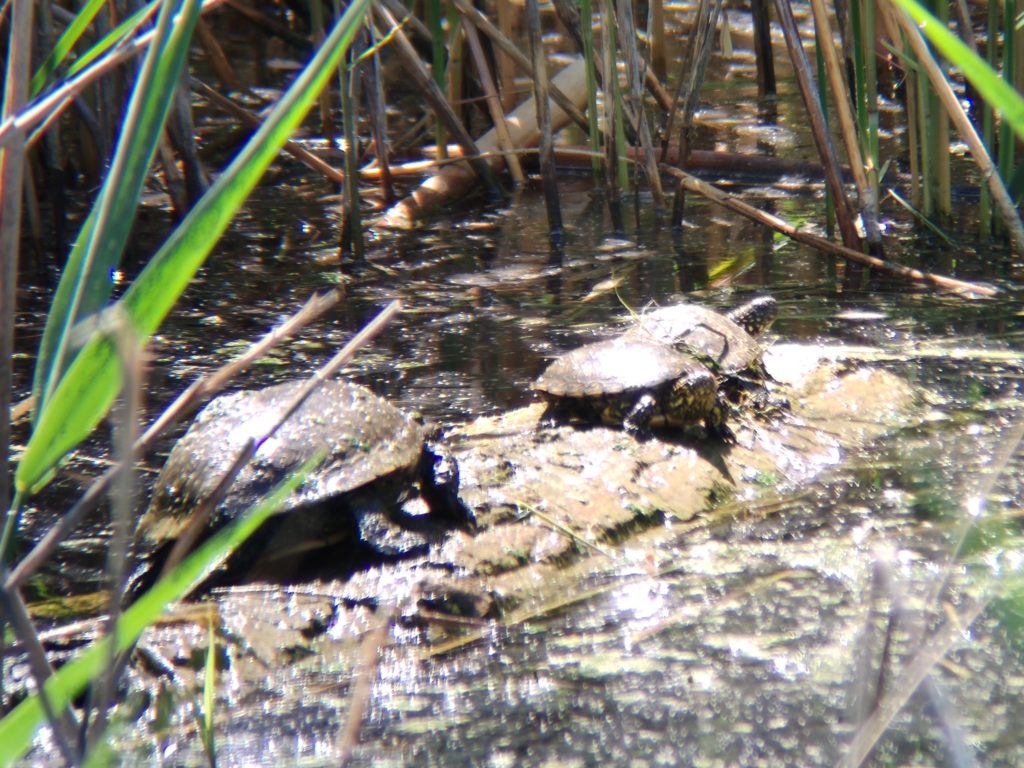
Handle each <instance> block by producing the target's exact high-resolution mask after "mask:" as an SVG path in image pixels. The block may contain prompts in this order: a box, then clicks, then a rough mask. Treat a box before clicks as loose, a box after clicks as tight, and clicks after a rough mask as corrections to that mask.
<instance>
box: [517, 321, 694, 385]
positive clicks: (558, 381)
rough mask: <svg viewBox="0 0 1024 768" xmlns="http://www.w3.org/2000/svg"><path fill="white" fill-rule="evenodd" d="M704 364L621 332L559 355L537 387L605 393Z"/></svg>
mask: <svg viewBox="0 0 1024 768" xmlns="http://www.w3.org/2000/svg"><path fill="white" fill-rule="evenodd" d="M703 368H704V366H702V365H701V364H700V363H699V362H697V361H696V360H694V359H692V358H689V357H687V356H686V355H682V354H680V353H679V352H676V351H675V350H674V349H672V348H671V347H669V346H666V345H665V344H660V343H657V342H655V341H649V340H646V339H643V338H635V337H633V338H626V337H622V336H620V337H618V338H615V339H608V340H606V341H598V342H595V343H593V344H587V345H585V346H582V347H578V348H577V349H574V350H572V351H570V352H566V353H565V354H564V355H561V356H560V357H557V358H556V359H555V360H554V361H552V363H551V364H550V365H549V366H548V367H547V369H546V370H545V371H544V373H542V374H541V375H540V376H539V377H538V378H537V380H536V381H535V382H534V385H533V388H534V389H535V390H537V391H538V392H541V393H543V394H547V395H551V396H554V397H571V398H584V397H603V396H606V395H616V394H620V393H622V392H627V391H635V390H645V389H650V388H654V387H658V386H660V385H662V384H665V383H666V382H670V381H674V380H675V379H678V378H680V377H682V376H686V375H688V374H690V373H693V372H695V371H699V370H701V369H703Z"/></svg>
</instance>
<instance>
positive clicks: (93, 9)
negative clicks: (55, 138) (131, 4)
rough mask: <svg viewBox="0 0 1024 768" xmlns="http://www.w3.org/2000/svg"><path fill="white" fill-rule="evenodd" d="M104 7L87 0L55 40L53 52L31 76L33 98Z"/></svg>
mask: <svg viewBox="0 0 1024 768" xmlns="http://www.w3.org/2000/svg"><path fill="white" fill-rule="evenodd" d="M104 5H106V2H105V0H89V2H88V3H86V4H85V7H84V8H82V10H81V11H79V12H78V15H77V16H75V18H74V20H73V21H72V22H71V24H70V25H69V26H68V28H67V29H65V30H64V32H63V33H62V34H61V36H60V37H59V38H58V39H57V43H56V45H54V46H53V50H52V51H50V55H49V56H47V57H46V61H44V62H43V63H42V66H40V67H39V69H37V70H36V73H35V74H34V75H33V76H32V84H31V86H30V91H31V94H32V96H33V97H35V96H38V95H39V92H40V91H41V90H43V86H44V85H46V82H47V80H49V79H50V75H52V74H53V73H54V72H56V71H57V67H59V66H60V64H61V62H62V61H64V59H65V58H66V57H67V55H68V53H69V52H70V51H71V49H72V48H74V47H75V43H77V42H78V41H79V40H80V39H81V37H82V35H83V34H84V33H85V30H86V29H87V28H88V27H89V24H91V23H92V20H93V19H94V18H95V17H96V14H97V13H99V11H100V9H101V8H102V7H103V6H104Z"/></svg>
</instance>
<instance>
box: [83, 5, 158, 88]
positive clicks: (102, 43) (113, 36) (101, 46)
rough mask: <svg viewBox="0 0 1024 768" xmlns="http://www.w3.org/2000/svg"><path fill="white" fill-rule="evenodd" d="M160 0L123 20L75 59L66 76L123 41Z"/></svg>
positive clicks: (84, 66)
mask: <svg viewBox="0 0 1024 768" xmlns="http://www.w3.org/2000/svg"><path fill="white" fill-rule="evenodd" d="M159 2H160V0H153V2H151V3H150V4H149V5H144V6H143V7H142V8H140V9H139V10H137V11H136V12H135V13H133V14H132V15H131V16H129V17H128V18H127V19H125V20H124V21H122V22H121V23H120V24H118V25H117V26H116V27H114V28H113V29H112V30H110V31H109V32H108V33H107V34H105V35H104V36H103V37H102V38H100V40H99V41H97V43H96V44H95V45H94V46H93V47H92V48H90V49H89V50H87V51H86V52H85V53H83V54H82V55H81V56H79V57H78V58H77V59H75V63H74V64H72V65H71V66H70V67H68V71H67V72H66V73H65V76H66V77H69V78H70V77H74V76H75V75H77V74H78V73H79V72H81V71H82V70H83V69H85V68H86V67H87V66H89V65H90V64H92V63H93V62H94V61H95V60H96V59H98V58H99V57H100V56H102V55H103V54H105V53H106V52H107V51H109V50H110V49H111V48H113V47H114V46H115V45H117V44H118V43H119V42H121V41H122V40H123V39H124V38H125V35H127V34H129V33H130V32H131V31H132V30H134V29H136V28H137V27H138V26H139V24H140V23H141V22H142V20H143V19H144V18H146V17H147V16H149V15H150V14H151V13H153V9H154V7H155V6H156V5H157V4H158V3H159Z"/></svg>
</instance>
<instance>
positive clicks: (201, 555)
mask: <svg viewBox="0 0 1024 768" xmlns="http://www.w3.org/2000/svg"><path fill="white" fill-rule="evenodd" d="M323 458H324V454H323V453H320V454H318V455H316V456H313V457H312V458H310V460H309V461H307V462H306V463H305V464H303V465H302V466H301V467H299V469H298V470H297V471H296V472H295V473H294V474H292V475H291V476H290V477H289V478H288V479H287V480H285V481H284V482H282V483H281V484H280V485H278V486H277V488H275V489H274V490H273V491H272V492H271V493H270V494H269V495H268V496H267V497H266V498H265V499H264V500H263V501H261V502H259V503H258V504H256V505H254V506H253V507H252V508H250V509H249V510H248V511H247V512H245V513H244V514H243V515H242V516H241V517H239V518H238V519H237V520H235V521H234V522H233V523H231V524H230V525H228V526H227V527H225V528H224V529H223V530H221V531H220V532H218V533H217V534H215V535H214V536H213V537H212V538H210V540H209V541H207V542H206V543H205V544H203V545H202V546H200V547H199V548H198V549H196V550H195V552H193V553H192V554H191V555H189V556H188V557H186V558H185V559H184V560H183V561H182V562H181V563H180V564H179V565H178V567H177V568H175V569H174V570H172V571H171V572H170V573H169V574H167V575H166V576H164V577H163V578H162V579H160V581H158V582H157V583H156V584H155V585H153V587H152V589H150V590H149V591H148V592H146V593H145V594H143V595H142V596H141V597H140V598H139V599H138V600H137V601H135V603H134V604H133V605H132V606H131V607H130V608H128V609H127V610H126V611H125V612H124V614H123V615H122V616H121V620H120V621H118V623H117V628H116V630H115V632H114V638H115V643H116V648H117V651H118V652H120V651H124V650H127V649H128V648H130V647H131V646H132V644H133V643H135V641H136V640H137V639H138V637H139V635H140V634H142V631H143V630H144V629H145V628H146V627H148V626H149V625H150V624H152V623H153V622H154V621H156V619H157V618H158V617H159V616H160V614H161V613H162V612H163V610H164V608H165V607H166V606H167V605H168V604H169V603H172V602H174V601H175V600H179V599H181V598H182V597H184V596H185V595H187V594H188V593H189V592H190V591H192V590H193V589H194V588H195V587H196V586H198V585H199V584H201V583H202V582H203V581H204V580H205V579H206V578H207V577H208V576H209V575H210V574H211V573H212V572H213V571H214V570H215V569H216V568H217V566H218V565H219V564H220V563H221V562H223V560H224V558H226V557H227V556H228V555H229V554H230V553H231V552H233V551H234V550H235V549H237V548H238V547H239V545H240V544H241V543H242V542H243V541H245V540H246V539H247V538H248V537H249V536H251V535H252V534H253V532H255V531H256V529H257V528H259V527H260V526H261V525H262V524H263V523H264V522H265V521H266V519H267V518H268V517H270V516H271V515H272V514H273V513H274V512H275V511H276V510H277V509H278V508H280V506H281V505H282V504H283V503H284V501H285V499H287V498H288V496H289V495H290V494H291V493H292V491H294V490H295V489H296V488H297V487H298V485H299V483H301V482H302V481H303V480H304V479H305V478H306V477H307V476H308V474H309V473H310V472H311V471H313V469H314V468H315V467H316V466H317V465H318V464H319V463H320V462H321V461H323ZM109 644H110V637H109V636H107V637H104V638H103V639H102V640H99V641H98V642H96V643H93V645H91V646H90V647H89V648H88V649H86V650H85V651H84V652H83V653H81V654H80V655H79V656H78V657H77V658H75V659H74V660H72V661H70V662H68V663H67V664H65V665H64V666H63V667H61V668H60V670H58V671H57V672H56V673H55V674H54V675H53V676H52V677H51V678H50V679H49V680H47V681H46V684H45V685H44V687H43V688H44V690H45V691H46V695H47V697H48V698H49V701H50V703H51V705H52V706H53V709H54V711H56V712H60V711H61V710H62V709H64V707H66V706H67V705H68V704H69V703H70V702H71V701H72V700H73V699H74V698H75V697H77V696H78V695H79V694H81V693H82V691H84V690H85V688H86V686H87V685H89V683H90V682H92V681H93V680H94V679H95V678H96V677H97V676H99V675H101V674H103V673H104V671H105V668H106V666H107V663H108V661H109V659H110V649H109V647H108V646H109ZM45 718H46V715H45V713H44V711H43V706H42V703H41V702H40V700H39V695H38V694H33V695H31V696H29V697H28V698H26V699H25V700H24V701H22V702H21V703H20V704H18V706H16V707H15V708H14V709H12V710H11V711H10V712H9V713H8V714H7V715H6V716H5V717H4V718H3V719H2V720H0V768H6V766H9V765H12V764H14V763H15V762H16V761H18V760H19V759H21V757H22V756H23V755H24V754H25V752H26V751H28V748H29V746H31V744H32V738H33V736H34V734H35V732H36V729H37V728H38V727H39V726H40V725H42V723H43V722H44V721H45Z"/></svg>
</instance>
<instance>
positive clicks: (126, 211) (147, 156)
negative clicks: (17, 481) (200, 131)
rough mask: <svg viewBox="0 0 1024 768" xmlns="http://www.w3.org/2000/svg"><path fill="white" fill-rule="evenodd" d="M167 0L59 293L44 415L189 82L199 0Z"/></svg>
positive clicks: (43, 384) (42, 360)
mask: <svg viewBox="0 0 1024 768" xmlns="http://www.w3.org/2000/svg"><path fill="white" fill-rule="evenodd" d="M180 9H181V11H182V13H181V16H180V17H179V18H178V19H177V20H175V19H174V17H175V15H177V13H178V10H179V5H178V2H177V0H167V1H166V2H165V3H164V5H163V7H162V8H161V11H160V16H159V18H158V20H157V27H156V30H157V31H156V35H155V36H154V38H153V42H152V44H151V46H150V49H149V51H148V52H147V54H146V59H145V62H144V63H143V66H142V70H141V72H140V74H139V79H138V80H137V82H136V84H135V89H134V91H133V93H132V97H131V101H130V102H129V106H128V111H127V113H126V114H125V119H124V126H123V127H122V129H121V136H120V139H119V140H118V145H117V150H116V152H115V154H114V160H113V163H112V164H111V167H110V172H109V173H108V174H107V178H106V180H105V181H104V183H103V189H102V190H101V191H100V194H99V197H98V198H97V200H96V204H95V205H94V206H93V209H92V212H91V213H90V214H89V217H88V218H87V219H86V221H85V224H84V225H83V227H82V230H81V232H79V235H78V238H77V240H76V241H75V244H74V246H73V247H72V249H71V254H70V255H69V256H68V261H67V265H66V266H65V267H64V273H63V274H62V275H61V280H60V285H58V286H57V291H56V293H55V294H54V297H53V303H52V304H51V306H50V312H49V315H48V316H47V318H46V328H45V329H44V331H43V338H42V341H41V342H40V346H39V357H38V359H37V361H36V370H35V380H34V382H33V393H34V394H35V395H36V404H37V405H36V408H37V411H36V412H37V413H39V412H40V411H41V409H44V408H45V407H46V404H47V402H48V400H49V396H50V393H51V392H52V391H53V390H54V388H55V387H56V385H57V381H58V379H59V378H60V376H61V374H62V372H63V371H64V370H65V369H66V367H67V364H68V363H69V362H70V360H71V353H70V351H69V349H70V347H71V344H70V333H71V329H72V328H73V327H74V325H75V324H76V323H77V322H78V321H79V320H81V319H82V318H84V317H87V316H88V315H90V314H92V313H94V312H96V311H97V310H99V309H100V308H101V307H102V306H103V305H104V304H106V303H107V302H108V301H109V299H110V291H111V284H110V277H109V275H110V272H111V270H113V269H114V268H115V267H116V266H117V264H118V263H119V262H120V260H121V253H122V252H123V250H124V245H125V243H126V242H127V241H128V236H129V234H130V233H131V227H132V222H133V221H134V220H135V210H136V206H137V205H138V199H139V195H140V194H141V192H142V186H143V184H144V183H145V181H146V178H147V176H148V175H149V168H150V165H151V163H152V160H153V156H154V154H155V153H156V146H157V142H158V141H159V139H160V134H161V132H162V131H163V125H164V120H165V119H166V117H167V113H168V111H169V110H170V105H171V102H172V100H173V98H174V91H175V89H176V88H177V84H178V82H179V81H180V79H181V71H182V67H183V65H184V63H185V60H186V57H187V55H188V47H189V42H190V40H191V39H192V30H193V29H194V28H195V22H196V20H197V19H198V18H199V9H200V3H199V0H184V2H182V3H181V5H180Z"/></svg>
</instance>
